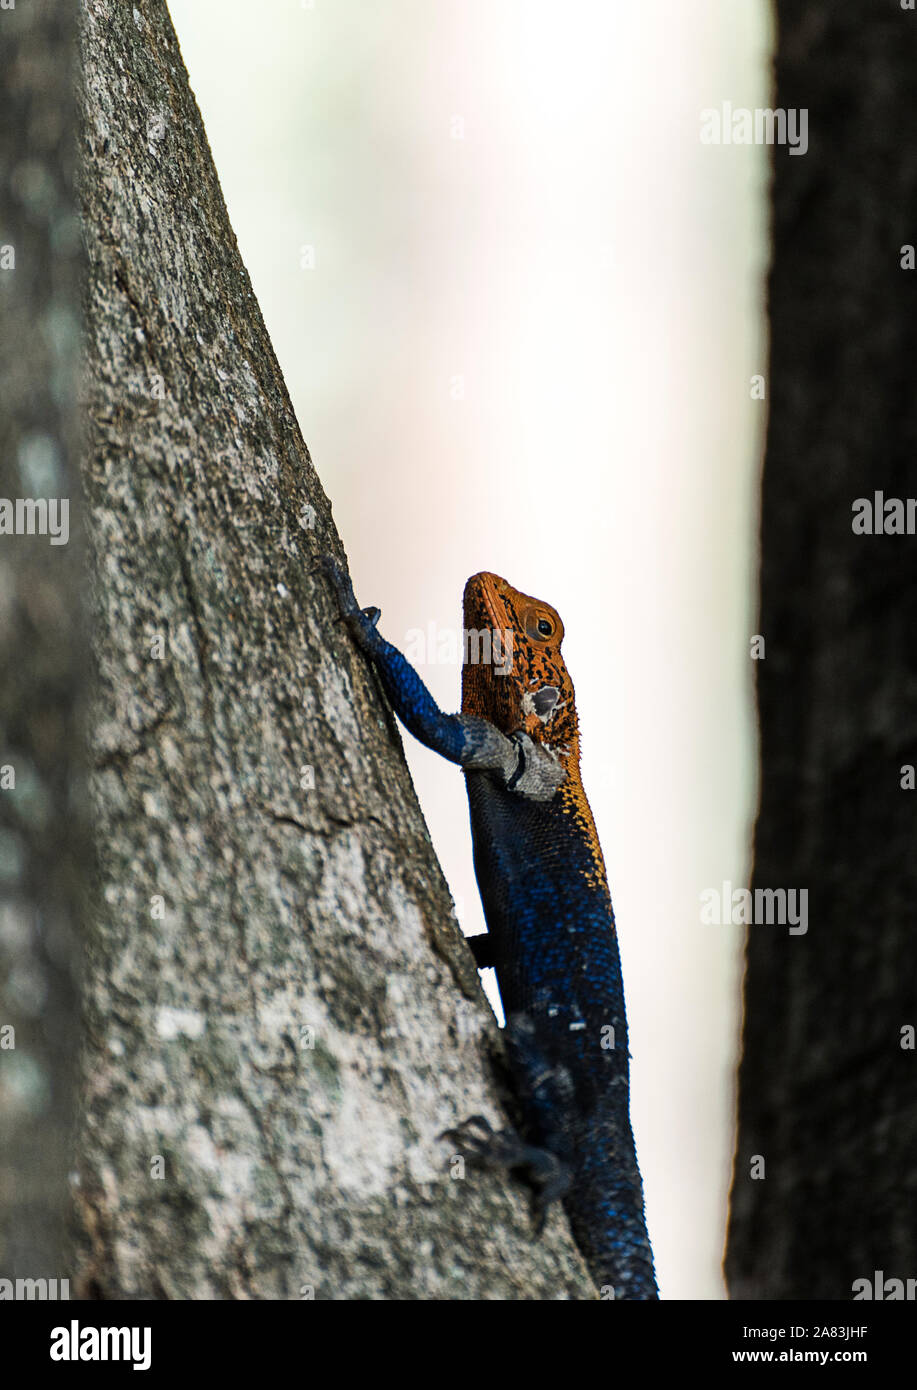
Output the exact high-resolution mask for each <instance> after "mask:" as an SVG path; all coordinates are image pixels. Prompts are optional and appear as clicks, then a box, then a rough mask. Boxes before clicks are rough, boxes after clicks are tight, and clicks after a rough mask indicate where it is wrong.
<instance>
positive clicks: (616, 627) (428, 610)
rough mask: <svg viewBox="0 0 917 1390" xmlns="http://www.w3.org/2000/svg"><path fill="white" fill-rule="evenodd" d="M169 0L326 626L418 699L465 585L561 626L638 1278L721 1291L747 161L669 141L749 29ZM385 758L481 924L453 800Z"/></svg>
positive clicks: (749, 629)
mask: <svg viewBox="0 0 917 1390" xmlns="http://www.w3.org/2000/svg"><path fill="white" fill-rule="evenodd" d="M170 10H171V13H172V17H173V20H174V23H175V26H176V30H177V32H178V37H179V42H180V44H181V48H182V52H183V55H184V58H185V62H186V64H187V67H188V71H189V75H190V79H191V85H192V88H193V90H194V92H195V94H196V97H197V100H198V102H199V104H200V107H201V111H202V114H203V117H204V122H205V125H206V129H207V134H208V137H209V140H210V144H211V147H212V149H213V153H214V158H215V161H216V166H217V170H218V172H219V175H220V179H221V181H222V186H223V191H224V194H225V197H226V202H227V205H228V209H229V215H230V220H231V222H232V225H233V227H234V229H235V232H236V235H237V237H238V240H239V244H240V247H241V251H242V255H243V258H244V260H245V262H246V265H247V267H248V270H249V272H250V275H251V278H252V282H253V285H254V289H255V293H256V295H257V296H258V299H259V301H260V305H261V309H262V311H263V313H264V317H265V320H266V322H267V326H268V330H269V332H270V334H271V337H272V340H273V344H274V348H275V350H276V352H277V355H278V358H279V360H280V364H281V367H282V369H283V372H284V375H285V377H286V381H287V385H288V387H289V390H290V394H291V396H292V399H293V404H294V407H295V409H296V413H297V416H298V419H299V422H300V425H301V428H302V431H303V434H304V436H305V439H306V441H307V443H308V445H309V449H310V451H311V454H312V458H313V461H314V463H315V466H316V469H317V470H318V473H319V476H320V477H321V480H322V482H323V485H324V487H325V490H326V492H327V493H328V495H329V496H330V498H331V501H332V504H333V507H334V514H335V519H336V522H337V526H338V528H339V531H340V533H341V536H342V539H343V541H344V545H345V547H346V550H347V553H348V556H349V559H350V567H351V573H352V575H353V578H354V583H355V587H356V591H357V596H358V598H359V599H360V601H361V603H364V604H370V603H372V604H378V605H379V606H380V607H381V608H382V610H383V617H382V622H381V628H382V631H383V632H384V634H385V636H386V637H387V638H388V639H389V640H390V641H392V642H394V643H395V644H397V645H399V646H402V647H404V646H405V645H408V646H409V647H410V649H411V652H412V655H414V656H416V652H417V650H418V644H419V642H418V636H417V633H418V630H419V631H420V632H421V633H422V634H423V645H424V649H425V650H424V651H423V653H422V654H423V655H425V656H426V658H427V660H426V662H424V661H420V660H418V661H416V664H417V665H418V668H419V669H420V671H421V674H422V675H423V676H424V679H425V680H426V681H427V683H428V685H429V686H430V688H431V690H432V691H433V694H434V695H435V697H436V698H437V699H438V701H439V702H440V704H441V705H442V706H443V707H444V708H446V709H449V710H452V709H456V708H458V704H459V685H460V661H459V659H455V660H448V659H443V658H442V653H443V652H444V651H445V650H447V648H448V645H450V643H449V638H448V635H449V634H450V633H451V634H453V641H452V643H451V645H452V647H453V651H454V650H455V649H456V648H458V649H459V650H460V645H461V644H460V640H459V639H460V631H461V596H462V589H463V586H464V583H465V580H466V579H467V578H468V576H469V575H470V574H473V573H475V572H476V571H478V570H481V569H489V570H495V571H496V572H498V573H499V574H502V575H504V576H505V577H506V578H507V579H508V580H509V581H510V582H511V583H512V584H514V585H515V586H516V587H517V588H519V589H522V590H524V591H525V592H527V593H530V594H534V595H536V596H537V597H540V598H544V599H546V600H547V601H548V602H550V603H551V604H553V605H554V606H555V607H556V608H557V609H558V610H559V612H560V614H561V616H562V618H563V620H564V623H565V627H566V639H565V643H564V653H565V656H566V659H567V664H568V666H569V669H570V671H571V674H572V677H573V680H574V683H575V686H576V691H577V703H578V706H579V711H580V719H581V728H582V745H583V775H584V782H585V785H586V790H587V793H588V795H589V798H590V801H591V803H592V808H593V811H594V813H595V818H596V822H597V824H598V829H599V835H600V837H601V840H602V845H603V848H604V851H605V857H606V861H607V864H608V872H609V879H610V882H611V888H612V897H613V900H614V904H615V911H616V917H617V921H618V929H619V936H620V944H621V952H622V958H623V967H624V979H625V986H626V990H627V1008H628V1019H629V1025H630V1031H631V1039H630V1045H631V1052H632V1055H633V1063H632V1113H633V1120H634V1128H635V1132H636V1137H637V1152H638V1156H639V1159H640V1164H641V1168H642V1171H643V1175H644V1182H645V1187H646V1198H647V1214H648V1222H649V1230H650V1236H651V1238H652V1240H653V1244H654V1248H655V1254H656V1263H657V1271H658V1274H659V1281H660V1292H661V1294H662V1296H663V1297H664V1298H720V1297H723V1296H724V1289H723V1283H722V1278H721V1274H720V1259H721V1253H722V1245H723V1238H724V1232H725V1219H726V1199H727V1192H728V1181H729V1172H730V1161H731V1154H732V1145H733V1123H734V1101H735V1094H734V1069H735V1065H736V1051H737V1042H738V1031H739V1018H740V990H741V974H740V951H741V945H742V931H743V929H742V928H741V927H725V926H722V927H711V926H702V925H701V924H700V920H699V895H700V893H701V891H702V890H703V889H704V888H711V887H716V888H719V887H720V885H721V884H722V882H723V880H724V879H728V880H730V881H732V882H733V883H734V884H743V883H745V882H747V879H748V874H749V869H750V835H751V827H752V822H753V817H754V811H755V798H756V775H757V749H756V743H755V723H754V706H753V667H752V662H751V660H750V657H749V643H750V638H751V636H752V635H753V634H754V633H755V631H756V626H755V622H756V618H755V607H756V595H755V581H756V565H757V492H758V484H759V474H760V462H761V451H762V446H763V439H764V425H765V417H766V409H767V403H766V401H760V400H755V399H752V396H751V385H750V379H751V377H752V376H753V375H755V374H756V373H764V372H765V370H766V347H767V345H766V338H765V323H764V282H765V274H766V265H767V234H768V211H767V201H766V200H767V185H768V160H767V153H768V152H767V150H766V149H765V148H763V147H760V146H710V145H702V144H701V142H700V138H699V132H700V112H701V110H703V109H704V108H708V107H719V106H721V104H722V102H723V101H731V102H732V104H733V106H734V107H736V106H745V107H749V108H754V107H758V106H766V105H768V103H769V100H770V91H771V72H770V59H771V50H772V44H773V34H772V29H771V25H772V19H771V15H770V11H769V9H768V7H767V6H766V5H765V3H764V0H743V3H741V4H739V5H736V4H735V3H734V0H733V2H732V3H728V0H695V3H694V4H693V5H691V6H690V7H684V6H681V5H678V4H677V3H676V2H675V0H644V3H642V4H641V5H634V6H625V5H623V4H621V3H616V4H613V5H607V4H606V5H600V4H598V3H585V2H584V0H569V3H567V4H566V5H564V6H558V5H556V4H547V3H544V0H526V3H525V4H523V3H521V0H461V2H458V0H450V2H449V3H446V0H390V3H388V4H386V5H385V6H368V5H366V4H365V3H359V2H358V0H334V3H332V0H312V3H309V2H308V0H260V3H259V4H258V5H252V4H250V3H248V0H245V2H243V0H170ZM412 634H413V635H412ZM438 643H440V644H441V645H440V646H439V647H438V646H437V644H438ZM438 658H439V659H438ZM405 751H406V754H407V757H408V760H409V762H410V765H411V770H412V773H413V776H414V780H415V784H416V786H417V790H418V794H419V797H420V800H421V804H422V807H423V810H424V813H425V816H426V819H427V823H428V825H429V828H430V833H431V835H432V838H433V842H434V845H435V846H436V849H437V851H438V854H439V858H440V861H441V863H442V865H443V868H444V870H445V872H446V875H447V878H448V880H449V883H450V886H451V888H452V892H453V896H454V898H455V902H456V908H457V912H458V916H459V920H460V921H461V923H462V926H463V928H464V930H465V931H466V932H476V931H481V930H483V928H484V921H483V917H482V914H481V909H480V904H479V901H478V895H477V889H476V885H475V881H474V874H473V869H472V863H471V845H470V836H469V832H468V823H467V822H468V813H467V803H466V799H465V791H464V784H463V779H462V777H461V775H460V774H459V773H458V772H457V770H456V769H455V768H453V767H451V766H449V765H447V764H446V763H444V762H442V761H441V760H439V759H438V758H437V757H436V756H435V755H433V754H431V753H427V752H426V751H425V750H424V749H422V748H419V747H418V746H417V745H416V744H415V743H414V742H413V741H410V740H409V739H408V738H406V742H405Z"/></svg>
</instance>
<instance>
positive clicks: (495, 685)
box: [326, 560, 658, 1300]
mask: <svg viewBox="0 0 917 1390" xmlns="http://www.w3.org/2000/svg"><path fill="white" fill-rule="evenodd" d="M326 571H327V573H328V574H329V577H330V578H331V580H332V583H333V584H334V587H335V589H336V592H337V597H338V603H339V606H340V608H341V611H342V613H343V614H344V616H345V617H346V618H347V620H348V624H349V626H350V628H351V631H352V632H353V633H354V636H355V637H356V639H357V642H358V644H359V645H360V647H361V648H362V649H363V651H364V652H365V653H366V654H367V656H369V657H370V659H371V660H372V661H373V663H374V665H375V668H376V670H377V671H378V673H379V676H380V678H381V681H382V684H383V687H384V689H385V692H386V694H387V696H388V698H389V700H390V701H391V704H392V706H393V708H394V710H395V712H396V714H397V715H398V717H399V718H400V719H401V721H402V722H403V723H404V724H405V726H406V727H407V728H408V729H409V730H410V732H411V733H412V734H414V736H415V737H416V738H418V739H419V740H420V741H421V742H422V743H424V744H425V745H426V746H427V747H429V748H432V749H433V750H434V751H436V752H438V753H440V754H441V755H442V756H443V757H445V758H448V759H449V760H450V761H451V762H455V763H458V764H459V765H460V766H461V767H462V768H463V770H464V773H465V779H466V787H467V791H468V802H469V808H470V813H471V827H472V841H473V847H474V864H475V874H476V877H477V881H478V886H479V890H480V893H481V900H482V904H483V907H484V915H485V919H486V922H487V933H486V934H485V935H484V936H481V937H472V938H470V939H469V944H470V945H471V947H472V949H473V950H474V952H475V956H476V959H477V962H478V964H479V966H484V965H492V966H493V967H494V969H495V970H496V975H497V982H498V985H499V988H500V996H501V1000H502V1002H503V1008H504V1012H505V1015H506V1029H505V1041H506V1052H507V1059H508V1063H509V1067H510V1072H511V1077H512V1081H513V1084H514V1088H515V1091H516V1095H517V1098H518V1102H519V1108H520V1112H521V1115H522V1119H523V1126H522V1127H523V1133H522V1134H520V1135H516V1134H514V1133H513V1131H511V1130H504V1131H501V1132H500V1133H499V1134H494V1133H493V1132H492V1131H490V1130H489V1126H487V1125H486V1122H484V1121H481V1120H480V1118H479V1117H476V1118H475V1120H472V1121H468V1122H466V1126H465V1127H461V1126H460V1127H459V1128H458V1129H457V1130H455V1131H453V1132H452V1133H453V1135H454V1136H455V1137H456V1139H457V1140H458V1141H460V1142H462V1143H463V1144H464V1147H465V1151H466V1152H468V1153H469V1155H470V1156H472V1157H478V1158H479V1159H480V1160H481V1161H483V1162H487V1163H494V1164H501V1165H503V1166H505V1167H509V1168H520V1169H524V1170H526V1171H527V1174H528V1176H529V1178H530V1180H531V1181H532V1183H533V1184H534V1185H535V1187H536V1208H537V1209H543V1207H544V1206H545V1205H546V1204H547V1203H548V1202H550V1201H551V1200H553V1199H555V1198H559V1199H560V1200H561V1201H562V1202H563V1206H564V1209H565V1211H566V1214H567V1216H568V1219H569V1221H570V1226H571V1230H572V1232H573V1236H574V1239H575V1240H576V1243H577V1245H578V1246H579V1249H580V1251H581V1252H582V1254H583V1256H584V1258H585V1260H586V1263H587V1265H588V1266H589V1269H590V1272H591V1274H592V1276H593V1278H594V1279H595V1282H596V1284H597V1285H598V1286H599V1287H600V1288H601V1289H602V1290H603V1291H604V1290H608V1289H613V1290H614V1297H615V1298H617V1299H640V1300H642V1299H655V1298H657V1297H658V1294H657V1290H656V1281H655V1274H654V1270H653V1257H652V1250H651V1247H650V1243H649V1238H648V1235H647V1230H646V1222H645V1218H644V1211H643V1186H642V1182H641V1179H640V1172H639V1169H638V1167H637V1159H636V1153H635V1148H634V1139H633V1132H632V1129H631V1124H630V1115H629V1076H628V1073H629V1056H628V1050H627V1022H626V1016H625V1009H624V989H623V983H622V979H621V965H620V958H619V954H618V944H617V935H616V930H615V921H614V913H613V911H612V905H611V897H610V894H609V890H608V884H607V879H606V876H605V866H604V861H603V859H602V854H601V848H600V846H599V843H598V836H597V834H596V831H595V825H594V822H593V820H592V814H591V811H590V810H589V805H588V802H587V801H586V798H585V793H584V791H583V788H582V782H581V780H580V776H579V738H578V726H577V721H576V709H575V702H574V697H573V687H572V683H571V682H570V678H569V675H568V673H567V671H566V666H565V665H564V663H563V660H562V658H561V656H560V641H561V639H562V636H563V627H562V624H561V623H560V619H559V617H558V615H557V614H556V612H555V611H554V610H553V609H552V608H550V606H549V605H547V604H543V603H540V602H539V601H538V600H534V599H530V598H529V597H528V596H527V595H524V594H520V593H519V592H518V591H517V590H515V589H513V588H512V587H511V586H510V585H509V584H507V583H506V581H505V580H502V579H500V578H499V576H496V575H491V574H481V575H475V576H474V577H473V578H472V579H471V580H469V582H468V585H467V586H466V591H465V626H466V631H467V630H469V629H473V630H475V631H479V630H480V629H481V628H486V627H488V625H490V626H491V627H492V628H493V630H494V631H495V632H498V633H500V635H501V636H502V637H503V638H504V639H508V643H507V645H508V646H509V648H510V650H511V652H512V661H511V663H506V662H505V661H504V662H502V663H496V662H493V661H491V662H489V663H482V664H480V665H474V664H471V663H469V662H468V660H467V659H466V664H465V666H464V668H463V699H462V712H461V714H458V715H448V714H444V713H442V711H440V709H439V708H438V706H437V705H436V702H435V701H434V700H433V698H432V696H431V695H430V693H429V691H428V690H427V688H426V686H425V685H424V684H423V682H422V681H421V679H420V677H419V676H418V675H417V672H416V671H415V670H414V669H413V667H412V666H410V664H409V663H408V662H407V661H406V660H405V658H404V657H403V656H402V654H401V653H400V652H399V651H398V650H397V648H396V647H393V646H392V645H391V644H390V643H388V642H386V641H385V640H384V639H383V638H382V637H381V636H380V635H379V633H378V632H377V631H376V622H377V620H378V616H379V614H378V611H377V610H374V609H369V610H360V609H359V608H358V607H357V604H356V600H355V599H354V597H353V591H352V589H351V587H350V583H349V580H347V578H346V576H344V574H343V572H342V571H341V570H339V569H338V567H337V565H336V564H335V563H334V562H333V561H330V560H329V561H327V562H326ZM498 649H499V644H498ZM482 1128H483V1132H481V1130H482Z"/></svg>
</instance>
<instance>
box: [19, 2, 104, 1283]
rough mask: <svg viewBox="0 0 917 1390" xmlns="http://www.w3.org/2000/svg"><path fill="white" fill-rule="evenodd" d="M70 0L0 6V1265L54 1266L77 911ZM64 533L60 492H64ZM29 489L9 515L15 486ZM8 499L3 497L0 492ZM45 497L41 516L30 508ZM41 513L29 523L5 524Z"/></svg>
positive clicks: (68, 1099) (79, 792)
mask: <svg viewBox="0 0 917 1390" xmlns="http://www.w3.org/2000/svg"><path fill="white" fill-rule="evenodd" d="M75 39H76V4H75V3H74V4H72V5H70V4H58V5H44V6H30V5H19V6H18V7H17V8H16V9H14V10H3V11H2V12H0V316H2V325H3V331H2V333H0V381H2V405H0V499H2V502H0V507H2V508H3V512H4V515H3V519H2V520H0V672H2V682H0V1278H4V1279H14V1278H23V1279H54V1278H58V1277H64V1276H65V1275H66V1270H65V1269H64V1268H63V1266H62V1249H61V1240H62V1234H63V1221H64V1216H65V1209H66V1201H67V1184H66V1176H67V1165H68V1160H69V1152H68V1149H69V1139H70V1127H71V1122H72V1114H73V1089H74V1087H73V1082H74V1078H73V1057H74V1050H75V1042H76V1036H77V1012H78V992H77V990H78V986H77V975H78V949H77V942H78V939H79V935H80V927H79V917H80V912H81V906H82V892H83V887H84V885H85V882H86V879H87V873H86V871H87V868H88V864H89V857H88V849H89V842H88V838H87V830H86V826H87V816H86V792H85V775H84V772H85V768H84V764H83V756H82V749H83V739H82V714H83V711H82V705H81V692H82V690H83V688H84V686H85V680H84V668H85V660H84V656H83V652H84V640H83V636H82V632H81V615H80V590H79V578H80V573H81V568H82V566H81V556H80V546H79V538H78V530H79V526H78V519H79V439H78V429H77V422H78V390H79V269H80V256H79V244H80V237H79V221H78V218H77V215H76V200H75V193H74V188H73V170H74V162H75V140H74V129H75V115H76V105H75V99H74V97H73V84H72V74H73V61H74V56H75V47H74V45H75ZM49 500H50V501H52V502H53V503H54V508H55V515H54V516H53V517H52V529H54V530H55V531H56V532H57V537H58V539H63V538H64V535H65V531H64V529H63V528H62V527H61V522H62V520H63V512H62V511H58V510H57V508H58V506H59V504H60V503H61V502H62V500H65V501H66V502H67V503H68V504H69V527H68V530H69V542H68V543H66V544H52V543H51V535H50V533H49V531H48V530H47V526H48V503H49ZM17 502H19V503H22V502H27V503H29V504H31V503H35V504H36V505H35V510H34V511H33V510H32V508H31V505H30V506H29V510H28V512H26V511H22V512H21V515H20V519H18V520H17V517H16V514H15V513H16V503H17ZM8 506H9V508H10V513H9V514H8V513H7V508H8ZM42 510H44V516H42ZM30 520H31V524H32V526H34V527H44V528H45V532H44V534H40V533H33V534H28V531H27V530H26V531H25V532H24V533H23V532H18V533H17V531H16V530H15V529H14V528H15V527H16V526H17V525H21V526H23V527H25V528H28V526H29V524H30Z"/></svg>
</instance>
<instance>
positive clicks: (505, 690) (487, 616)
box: [462, 571, 578, 757]
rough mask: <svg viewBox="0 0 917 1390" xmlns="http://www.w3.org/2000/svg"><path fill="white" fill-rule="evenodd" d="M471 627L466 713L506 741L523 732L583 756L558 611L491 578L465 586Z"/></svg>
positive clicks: (465, 676) (465, 668) (467, 649)
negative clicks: (493, 728)
mask: <svg viewBox="0 0 917 1390" xmlns="http://www.w3.org/2000/svg"><path fill="white" fill-rule="evenodd" d="M464 628H465V653H464V657H465V659H464V663H463V665H462V713H463V714H476V715H479V716H481V717H482V718H483V719H488V720H489V721H490V722H491V724H495V725H496V727H497V728H498V729H499V730H500V731H501V733H504V734H512V733H515V732H516V731H517V730H519V729H523V730H524V731H525V732H526V733H527V734H528V735H529V737H530V738H531V739H532V740H533V741H534V742H535V743H542V744H544V745H545V746H546V747H549V748H552V749H554V751H555V752H556V753H557V754H558V755H559V756H561V757H565V756H566V755H567V754H569V753H573V754H574V755H576V753H577V749H578V743H577V725H576V705H575V703H574V698H573V682H572V681H571V680H570V677H569V675H568V674H567V668H566V666H565V664H564V659H563V657H562V656H561V654H560V644H561V642H562V641H563V636H564V625H563V623H562V622H561V620H560V615H559V614H558V612H557V610H556V609H555V608H552V607H551V605H550V604H549V603H544V602H543V601H542V600H541V599H537V598H530V597H529V595H528V594H521V593H520V592H519V590H518V589H514V588H513V586H512V585H511V584H508V583H507V582H506V580H505V579H501V578H500V576H499V575H498V574H489V573H487V572H486V571H485V572H484V573H482V574H475V575H472V577H471V578H470V579H469V580H468V583H467V584H466V585H465V598H464Z"/></svg>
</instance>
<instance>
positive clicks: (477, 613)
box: [463, 570, 512, 637]
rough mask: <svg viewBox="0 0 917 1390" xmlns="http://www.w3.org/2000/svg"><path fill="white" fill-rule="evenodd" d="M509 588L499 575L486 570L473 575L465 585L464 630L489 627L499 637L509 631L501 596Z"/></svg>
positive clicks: (509, 625)
mask: <svg viewBox="0 0 917 1390" xmlns="http://www.w3.org/2000/svg"><path fill="white" fill-rule="evenodd" d="M509 587H510V586H509V585H508V584H507V582H506V580H505V579H501V577H500V575H499V574H491V573H490V571H488V570H482V571H481V573H480V574H473V575H472V576H471V578H470V579H469V580H468V583H467V584H466V585H465V594H464V604H463V607H464V610H465V614H464V616H465V626H466V628H478V627H490V628H492V629H495V630H496V631H497V632H499V633H500V635H501V637H502V636H503V634H504V633H505V632H506V631H507V630H509V629H511V627H512V624H511V623H510V621H509V619H508V616H507V613H506V606H505V604H504V602H503V594H502V590H504V589H507V588H509ZM482 619H483V620H484V621H482Z"/></svg>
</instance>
